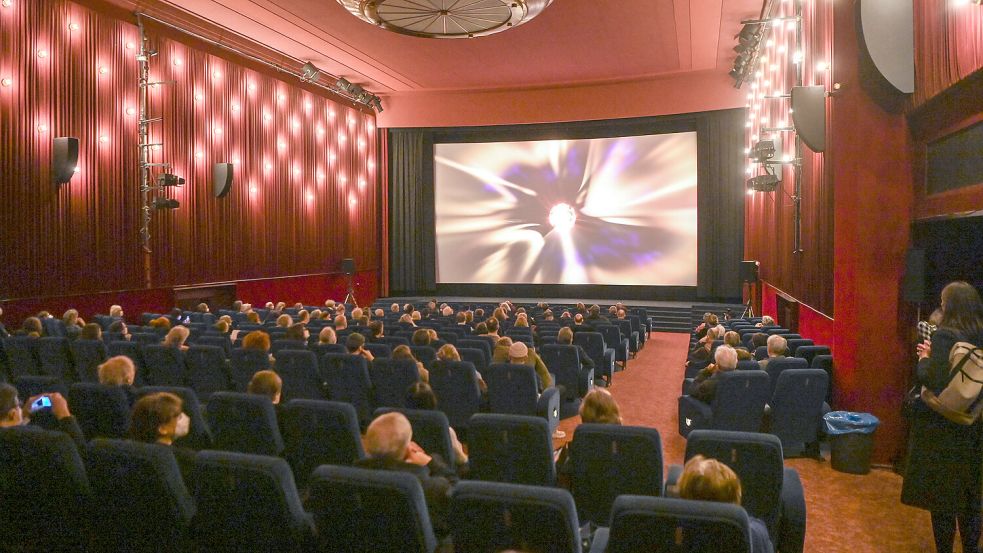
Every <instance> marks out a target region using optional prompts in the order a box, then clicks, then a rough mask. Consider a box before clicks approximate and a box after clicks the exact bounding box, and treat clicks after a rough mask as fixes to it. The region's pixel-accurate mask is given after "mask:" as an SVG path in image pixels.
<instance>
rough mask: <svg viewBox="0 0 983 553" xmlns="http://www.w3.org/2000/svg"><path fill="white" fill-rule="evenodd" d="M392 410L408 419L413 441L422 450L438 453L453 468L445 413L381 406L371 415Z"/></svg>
mask: <svg viewBox="0 0 983 553" xmlns="http://www.w3.org/2000/svg"><path fill="white" fill-rule="evenodd" d="M393 411H396V412H399V413H402V414H403V415H405V416H406V418H407V419H408V420H409V421H410V426H411V427H412V428H413V441H414V442H416V443H417V445H419V446H420V447H421V448H423V451H426V452H427V453H429V454H431V455H433V454H434V453H437V454H439V455H440V457H441V458H442V459H443V460H444V462H445V463H447V465H448V466H449V467H451V468H454V466H455V465H456V464H457V459H456V458H455V457H454V446H453V444H452V443H451V432H450V424H449V423H448V422H447V415H445V414H443V413H442V412H440V411H424V410H422V409H393V408H389V407H382V408H379V409H376V410H375V413H374V414H373V417H378V416H379V415H383V414H385V413H389V412H393Z"/></svg>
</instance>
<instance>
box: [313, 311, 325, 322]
mask: <svg viewBox="0 0 983 553" xmlns="http://www.w3.org/2000/svg"><path fill="white" fill-rule="evenodd" d="M322 313H323V312H322V311H321V310H320V309H315V310H314V311H311V313H310V320H312V321H317V320H320V319H321V315H322Z"/></svg>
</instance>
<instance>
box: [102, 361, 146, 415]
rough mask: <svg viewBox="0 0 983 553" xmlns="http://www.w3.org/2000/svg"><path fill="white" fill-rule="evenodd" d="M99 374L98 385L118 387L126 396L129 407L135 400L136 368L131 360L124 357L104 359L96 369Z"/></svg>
mask: <svg viewBox="0 0 983 553" xmlns="http://www.w3.org/2000/svg"><path fill="white" fill-rule="evenodd" d="M97 371H98V374H99V384H104V385H106V386H119V387H120V388H122V389H123V393H125V394H126V399H127V400H128V401H129V402H130V406H131V407H132V406H133V404H134V403H135V402H136V400H137V390H136V388H134V387H133V381H134V380H135V379H136V376H137V368H136V366H135V365H134V364H133V360H132V359H130V358H129V357H127V356H125V355H117V356H115V357H110V358H109V359H106V360H105V361H104V362H103V363H102V364H101V365H99V367H98V368H97Z"/></svg>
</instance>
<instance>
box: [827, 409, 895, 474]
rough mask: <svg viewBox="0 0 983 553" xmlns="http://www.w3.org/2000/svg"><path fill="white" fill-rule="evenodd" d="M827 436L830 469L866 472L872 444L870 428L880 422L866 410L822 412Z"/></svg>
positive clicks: (850, 472)
mask: <svg viewBox="0 0 983 553" xmlns="http://www.w3.org/2000/svg"><path fill="white" fill-rule="evenodd" d="M823 421H825V423H826V434H827V435H828V436H829V448H830V464H831V465H832V467H833V469H834V470H838V471H840V472H846V473H849V474H867V473H868V472H870V453H871V451H872V450H873V448H874V431H876V430H877V426H878V425H879V424H880V423H881V421H880V420H878V418H877V417H875V416H874V415H871V414H870V413H851V412H849V411H830V412H829V413H826V414H825V415H823Z"/></svg>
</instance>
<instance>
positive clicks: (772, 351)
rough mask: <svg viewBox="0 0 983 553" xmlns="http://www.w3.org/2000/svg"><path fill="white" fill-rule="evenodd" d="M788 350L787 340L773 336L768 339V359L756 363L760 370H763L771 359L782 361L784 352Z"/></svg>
mask: <svg viewBox="0 0 983 553" xmlns="http://www.w3.org/2000/svg"><path fill="white" fill-rule="evenodd" d="M787 350H788V340H786V339H785V338H783V337H781V336H779V335H777V334H775V335H773V336H769V337H768V358H767V359H762V360H761V361H758V365H760V366H761V370H765V367H767V366H768V363H769V362H771V360H772V359H784V358H785V352H786V351H787Z"/></svg>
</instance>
